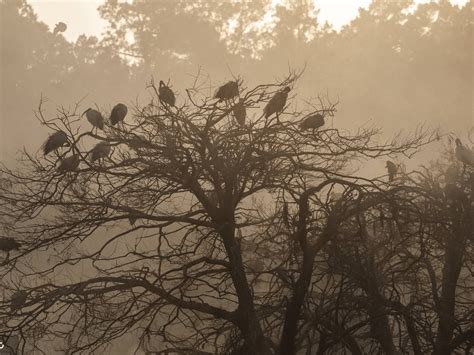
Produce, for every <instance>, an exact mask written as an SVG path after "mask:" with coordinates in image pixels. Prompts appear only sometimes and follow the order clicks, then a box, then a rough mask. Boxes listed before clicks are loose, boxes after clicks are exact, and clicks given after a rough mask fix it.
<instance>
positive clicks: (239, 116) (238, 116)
mask: <svg viewBox="0 0 474 355" xmlns="http://www.w3.org/2000/svg"><path fill="white" fill-rule="evenodd" d="M232 113H233V114H234V117H235V120H236V121H237V123H238V124H239V125H241V126H245V118H246V117H247V110H246V109H245V106H244V100H242V99H240V100H239V102H238V103H237V104H235V105H234V107H233V108H232Z"/></svg>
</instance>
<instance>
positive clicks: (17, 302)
mask: <svg viewBox="0 0 474 355" xmlns="http://www.w3.org/2000/svg"><path fill="white" fill-rule="evenodd" d="M26 300H27V293H26V291H23V290H18V291H16V292H15V293H14V294H13V295H12V298H11V299H10V306H11V309H12V310H17V309H18V308H20V307H22V306H23V305H24V304H25V303H26Z"/></svg>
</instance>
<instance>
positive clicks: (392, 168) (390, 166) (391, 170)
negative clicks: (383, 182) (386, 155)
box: [385, 160, 398, 181]
mask: <svg viewBox="0 0 474 355" xmlns="http://www.w3.org/2000/svg"><path fill="white" fill-rule="evenodd" d="M385 166H386V168H387V171H388V181H393V179H394V178H395V175H397V172H398V167H397V166H396V165H395V163H393V162H391V161H390V160H387V164H386V165H385Z"/></svg>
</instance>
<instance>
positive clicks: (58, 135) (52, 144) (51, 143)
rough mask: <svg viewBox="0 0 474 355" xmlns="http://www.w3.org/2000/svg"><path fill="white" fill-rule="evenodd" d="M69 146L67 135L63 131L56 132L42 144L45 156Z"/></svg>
mask: <svg viewBox="0 0 474 355" xmlns="http://www.w3.org/2000/svg"><path fill="white" fill-rule="evenodd" d="M69 145H70V143H69V140H68V138H67V134H66V133H64V132H63V131H57V132H54V133H53V134H52V135H50V136H49V137H48V139H47V140H46V142H45V143H44V144H43V153H44V155H45V156H46V155H48V154H49V153H51V152H53V151H55V150H57V149H59V148H61V147H64V146H69Z"/></svg>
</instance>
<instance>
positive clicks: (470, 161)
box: [455, 138, 474, 166]
mask: <svg viewBox="0 0 474 355" xmlns="http://www.w3.org/2000/svg"><path fill="white" fill-rule="evenodd" d="M455 153H456V158H457V159H458V160H459V161H460V162H461V163H463V164H465V165H470V166H474V153H473V152H472V150H470V149H469V148H467V147H466V146H464V144H462V142H461V140H460V139H459V138H456V151H455Z"/></svg>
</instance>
